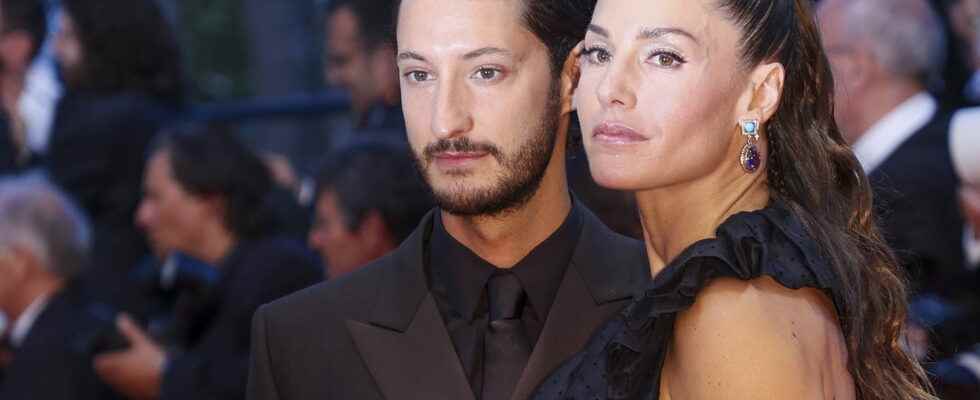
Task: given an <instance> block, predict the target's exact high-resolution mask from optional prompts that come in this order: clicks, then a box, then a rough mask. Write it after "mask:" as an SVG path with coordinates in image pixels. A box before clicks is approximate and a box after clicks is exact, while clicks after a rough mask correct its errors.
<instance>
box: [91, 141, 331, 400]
mask: <svg viewBox="0 0 980 400" xmlns="http://www.w3.org/2000/svg"><path fill="white" fill-rule="evenodd" d="M274 185H275V183H274V182H273V180H272V177H271V176H270V172H269V170H268V169H267V168H266V165H265V164H264V163H263V162H262V161H261V160H260V159H259V157H258V156H257V155H256V154H254V153H253V152H252V151H251V150H250V149H248V148H247V147H245V145H244V144H242V143H241V142H240V141H238V140H237V139H236V138H235V136H234V135H233V134H232V133H230V132H226V131H222V130H220V129H209V128H206V127H199V126H186V127H180V128H175V129H174V130H173V131H170V132H167V133H166V134H164V135H162V136H161V137H160V139H159V140H158V141H157V143H156V145H155V146H153V147H152V150H151V151H150V157H149V159H148V160H147V167H146V178H145V179H144V185H143V187H144V193H145V195H144V197H143V200H142V201H141V203H140V207H139V211H138V213H137V221H138V222H139V224H140V226H141V227H142V228H144V229H145V230H146V232H147V236H148V237H149V238H150V240H151V242H152V243H153V248H155V249H160V250H161V251H162V252H166V253H181V254H184V255H186V256H188V257H190V258H193V259H195V260H199V261H200V262H201V263H203V264H205V265H204V266H202V267H203V268H199V269H198V271H200V270H205V271H206V272H203V273H201V274H199V276H200V275H210V276H211V278H210V279H209V278H205V279H200V280H201V281H203V282H202V283H198V284H191V285H184V284H178V286H182V287H184V289H183V290H181V291H180V292H181V294H180V295H179V297H178V299H177V304H176V306H175V307H176V312H175V314H176V315H175V316H174V318H175V320H176V322H175V329H174V331H176V334H175V336H177V338H176V339H177V340H176V342H177V343H176V344H177V346H176V347H177V348H176V349H167V348H163V346H161V345H159V344H157V343H156V342H155V341H154V340H152V339H151V338H150V337H149V336H148V334H147V333H146V332H144V331H143V330H142V329H140V328H139V327H137V326H136V325H135V324H133V323H132V321H130V320H129V319H127V318H120V320H119V321H120V323H119V325H118V326H119V330H120V331H121V333H122V334H123V335H125V337H126V339H127V340H128V342H129V346H128V347H127V348H126V349H124V350H121V351H112V352H103V353H101V354H99V355H98V356H97V357H96V358H95V360H94V364H95V369H96V372H97V373H98V374H99V376H100V377H101V378H103V379H104V380H105V381H106V382H107V383H109V384H110V385H112V387H113V388H116V389H117V390H118V391H119V392H121V393H123V394H125V395H127V397H129V398H136V399H143V398H153V399H157V398H159V399H164V400H170V399H179V400H197V399H200V400H205V399H206V400H225V399H227V400H235V399H241V398H242V397H244V395H245V393H244V391H245V384H246V379H247V376H248V364H249V361H248V360H249V349H250V344H251V337H250V336H251V331H250V330H249V325H250V323H251V318H252V315H253V314H254V313H255V310H256V309H257V308H258V307H259V306H260V305H262V304H264V303H268V302H270V301H273V300H275V299H278V298H280V297H282V296H285V295H287V294H289V293H293V292H295V291H297V290H300V289H303V288H306V287H309V286H311V285H313V284H315V283H318V282H320V281H321V280H322V278H323V273H322V271H321V270H320V268H319V267H317V266H316V264H315V262H314V260H313V257H312V254H310V252H309V251H308V250H307V249H306V248H305V247H304V246H303V245H302V244H301V243H300V242H298V241H296V240H292V239H290V238H287V237H282V236H280V235H278V234H277V231H278V229H277V228H279V227H281V226H282V221H280V220H279V219H278V217H279V216H278V215H277V214H276V213H275V212H274V211H273V210H271V209H270V207H272V205H274V204H277V203H274V202H273V201H272V199H270V197H269V196H270V195H273V192H272V191H273V190H274ZM189 264H190V263H187V264H184V265H189ZM184 271H187V270H186V269H185V270H184ZM175 279H176V280H177V281H182V280H184V279H182V276H181V274H178V276H177V277H176V278H175Z"/></svg>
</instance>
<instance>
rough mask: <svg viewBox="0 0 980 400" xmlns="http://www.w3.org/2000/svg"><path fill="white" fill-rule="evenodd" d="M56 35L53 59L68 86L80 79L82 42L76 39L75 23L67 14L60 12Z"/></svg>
mask: <svg viewBox="0 0 980 400" xmlns="http://www.w3.org/2000/svg"><path fill="white" fill-rule="evenodd" d="M58 25H59V26H60V28H59V29H58V33H57V35H56V36H55V42H54V57H55V60H57V61H58V65H60V66H61V72H62V73H63V74H64V79H65V80H66V81H67V83H68V84H69V86H71V85H73V83H74V82H77V81H78V80H79V79H81V67H82V42H81V40H80V39H79V37H78V30H77V27H76V26H75V21H73V20H72V19H71V17H70V16H69V15H68V13H65V12H62V13H61V15H60V17H59V19H58Z"/></svg>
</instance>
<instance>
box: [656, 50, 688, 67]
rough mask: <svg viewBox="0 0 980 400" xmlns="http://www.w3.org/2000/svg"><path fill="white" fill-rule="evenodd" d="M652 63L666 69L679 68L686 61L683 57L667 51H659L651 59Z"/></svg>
mask: <svg viewBox="0 0 980 400" xmlns="http://www.w3.org/2000/svg"><path fill="white" fill-rule="evenodd" d="M650 61H652V62H653V63H654V64H656V65H657V66H659V67H664V68H677V67H679V66H680V65H681V64H683V63H684V59H683V58H681V56H679V55H677V54H674V53H670V52H666V51H658V52H656V53H654V54H653V55H652V56H651V57H650Z"/></svg>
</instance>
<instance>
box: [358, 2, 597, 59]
mask: <svg viewBox="0 0 980 400" xmlns="http://www.w3.org/2000/svg"><path fill="white" fill-rule="evenodd" d="M353 1H357V0H353ZM520 1H522V2H523V3H524V14H523V16H522V17H523V21H522V22H523V24H524V27H525V28H527V29H528V30H530V31H531V33H533V34H534V36H536V37H537V38H538V40H540V41H541V42H542V43H544V45H545V47H547V48H548V54H549V56H550V57H551V71H552V72H553V73H554V74H555V76H556V77H557V76H558V73H560V72H561V70H562V67H563V66H564V65H565V60H566V59H567V58H568V54H569V53H571V51H572V49H573V48H575V45H577V44H578V42H580V41H581V40H582V39H583V38H585V32H586V30H587V29H588V27H589V22H590V21H592V13H593V12H594V11H595V6H596V1H597V0H520ZM400 5H401V0H397V1H396V4H395V7H396V8H395V10H396V11H395V15H394V16H393V18H394V19H395V20H396V22H397V18H398V13H397V10H398V8H397V7H399V6H400Z"/></svg>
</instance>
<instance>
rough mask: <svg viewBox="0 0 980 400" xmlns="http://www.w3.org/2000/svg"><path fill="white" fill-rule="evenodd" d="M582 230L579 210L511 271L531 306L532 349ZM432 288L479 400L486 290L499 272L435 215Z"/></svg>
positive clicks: (525, 318)
mask: <svg viewBox="0 0 980 400" xmlns="http://www.w3.org/2000/svg"><path fill="white" fill-rule="evenodd" d="M581 231H582V216H581V215H580V213H579V212H578V211H576V209H575V208H573V209H572V211H571V212H570V213H569V215H568V216H567V217H566V218H565V222H563V223H562V225H561V226H560V227H559V228H558V230H556V231H555V232H554V233H552V234H551V236H550V237H548V238H547V239H545V241H543V242H541V244H540V245H538V246H537V247H536V248H534V250H532V251H531V253H530V254H528V255H527V256H526V257H524V259H522V260H521V261H520V262H518V263H517V264H516V265H514V267H513V268H512V269H511V272H513V273H514V274H515V275H517V278H518V279H519V280H520V281H521V285H522V286H523V287H524V291H525V293H527V296H528V301H527V302H526V303H525V305H524V311H523V314H522V316H521V321H522V322H523V324H524V327H525V329H526V330H527V338H528V341H529V342H530V343H531V346H532V350H533V348H534V344H535V343H536V342H537V340H538V337H539V336H540V335H541V329H542V327H543V326H544V323H545V321H546V320H547V318H548V311H549V310H550V309H551V305H552V303H554V300H555V295H556V294H557V293H558V288H559V287H560V286H561V282H562V278H563V277H564V275H565V270H566V269H568V263H569V261H570V260H571V258H572V253H573V252H574V250H575V246H576V243H577V242H578V238H579V235H580V233H581ZM428 250H429V253H428V255H427V257H426V258H427V262H426V265H427V266H428V280H429V288H430V290H431V292H432V294H433V297H434V298H435V301H436V305H437V306H438V308H439V312H440V314H442V319H443V321H444V322H445V324H446V329H447V331H448V332H449V337H450V338H451V339H452V342H453V347H454V348H455V349H456V354H457V355H458V356H459V361H460V364H461V365H462V366H463V370H464V371H465V373H466V376H467V378H468V380H469V382H470V387H471V389H473V393H474V394H475V395H476V397H477V398H480V393H481V392H482V389H483V353H484V351H483V338H484V334H485V332H486V328H487V323H488V322H487V318H488V317H487V296H486V292H487V290H486V286H487V281H488V280H489V279H490V276H491V275H493V273H494V272H495V271H497V268H496V267H494V266H493V265H492V264H490V263H489V262H487V261H486V260H484V259H482V258H480V256H478V255H476V254H475V253H473V251H471V250H470V249H469V248H467V247H466V246H464V245H462V244H461V243H459V242H458V241H456V239H454V238H453V237H452V236H451V235H449V233H448V232H446V229H445V227H444V226H443V223H442V218H441V217H440V216H439V213H436V217H435V221H434V222H433V224H432V236H431V239H430V242H429V249H428Z"/></svg>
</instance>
